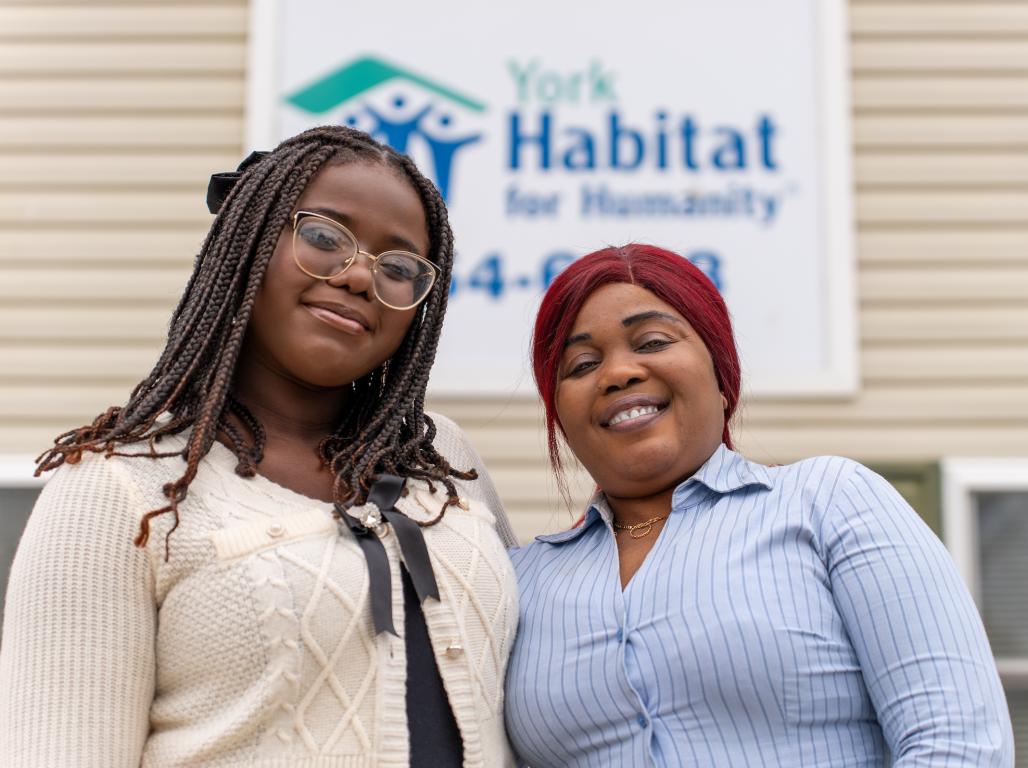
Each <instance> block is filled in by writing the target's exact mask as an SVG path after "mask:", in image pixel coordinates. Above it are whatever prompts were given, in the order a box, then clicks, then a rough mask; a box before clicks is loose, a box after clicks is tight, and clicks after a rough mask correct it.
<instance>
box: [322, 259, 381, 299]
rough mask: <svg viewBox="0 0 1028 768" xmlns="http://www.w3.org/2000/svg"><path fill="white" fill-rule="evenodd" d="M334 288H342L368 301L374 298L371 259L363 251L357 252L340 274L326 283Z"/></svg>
mask: <svg viewBox="0 0 1028 768" xmlns="http://www.w3.org/2000/svg"><path fill="white" fill-rule="evenodd" d="M326 282H327V283H328V284H329V285H331V286H333V287H335V288H342V289H344V290H347V291H349V292H350V293H353V294H355V295H357V296H364V297H365V298H366V299H367V300H368V301H371V300H372V299H373V298H374V295H375V291H374V284H375V279H374V276H373V275H372V274H371V259H370V258H368V255H367V254H366V253H364V251H357V255H356V256H354V258H353V262H352V263H351V264H350V266H349V267H347V268H346V269H345V270H343V272H342V273H341V274H338V275H336V276H335V277H332V278H329V279H328V280H327V281H326Z"/></svg>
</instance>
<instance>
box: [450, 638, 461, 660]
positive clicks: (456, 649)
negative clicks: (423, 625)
mask: <svg viewBox="0 0 1028 768" xmlns="http://www.w3.org/2000/svg"><path fill="white" fill-rule="evenodd" d="M462 653H464V646H463V645H461V644H460V643H458V642H452V643H450V644H449V645H448V646H446V655H447V656H448V657H449V658H451V659H456V658H457V657H459V656H460V655H461V654H462Z"/></svg>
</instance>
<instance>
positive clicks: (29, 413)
mask: <svg viewBox="0 0 1028 768" xmlns="http://www.w3.org/2000/svg"><path fill="white" fill-rule="evenodd" d="M158 353H159V350H158V349H157V348H156V347H155V348H153V349H144V350H140V351H132V353H131V354H127V353H126V352H124V351H114V350H110V349H101V348H97V347H92V348H88V349H84V350H79V351H72V352H71V353H69V350H68V349H67V348H62V347H51V348H48V349H44V350H39V351H38V353H37V354H27V353H25V352H24V351H22V350H18V349H13V350H12V349H11V348H10V347H3V348H0V359H3V360H4V361H5V370H4V373H3V374H2V375H0V409H2V410H0V415H2V416H3V417H6V418H19V419H22V418H25V417H30V418H46V419H54V418H66V419H70V420H72V421H74V420H75V417H76V416H78V417H79V418H85V416H86V415H88V412H89V411H91V410H92V409H93V408H98V407H100V404H101V403H108V404H109V403H111V402H117V401H120V400H123V399H124V398H125V397H127V395H128V392H129V391H130V389H131V387H132V386H133V385H134V384H135V383H136V382H138V381H139V380H141V379H142V378H143V377H144V376H145V375H146V374H148V373H149V371H150V369H151V367H152V365H153V363H154V362H155V361H156V359H157V354H158ZM48 354H49V355H50V357H49V358H47V355H48ZM1017 354H1018V355H1020V356H1021V360H1019V361H1017V363H1016V364H1017V366H1018V367H1019V374H1020V379H1021V381H1022V382H1025V381H1028V362H1025V360H1028V356H1026V355H1025V348H1022V349H1020V350H1018V351H1017ZM985 358H986V355H982V356H980V357H978V358H977V359H975V358H974V357H968V358H966V363H965V364H966V365H967V366H968V367H973V366H975V365H976V363H977V362H978V361H979V360H983V359H985ZM922 359H923V356H922ZM926 362H927V363H928V364H929V365H931V361H930V360H928V361H926ZM1010 362H1013V361H998V362H997V363H996V366H997V367H996V369H995V370H996V372H997V373H998V372H1001V371H1002V367H1003V366H1004V365H1005V364H1007V363H1010ZM57 363H61V364H62V365H63V367H64V368H65V369H70V370H64V371H61V372H59V373H57V374H55V375H50V374H49V373H47V372H48V371H53V370H54V369H56V368H57V367H58V365H57ZM907 365H908V369H909V368H910V367H912V365H911V364H910V363H908V364H907ZM22 366H24V368H23V367H22ZM22 371H25V372H26V373H35V375H39V376H40V377H45V378H43V379H42V380H43V381H45V382H46V383H45V384H43V385H38V384H28V383H25V382H23V381H20V380H18V379H17V378H15V377H12V376H10V375H9V374H11V373H14V372H18V373H20V372H22ZM76 371H77V372H78V376H76V375H75V372H76ZM951 371H952V369H951ZM107 373H117V374H118V375H119V376H120V377H121V378H120V380H118V381H104V380H102V379H100V378H99V375H100V374H107ZM925 376H926V377H927V376H930V377H932V378H934V380H935V385H934V386H933V387H931V388H927V387H911V386H902V382H897V383H894V384H893V386H888V387H886V386H881V385H876V386H873V387H868V388H867V389H865V391H863V392H861V393H860V394H859V395H858V396H857V397H855V398H853V399H845V400H837V401H835V400H814V401H809V402H802V401H796V400H787V399H777V400H761V399H755V400H750V401H747V402H745V403H744V404H743V406H742V408H741V410H740V412H739V415H738V416H737V422H739V423H741V424H742V425H744V426H747V427H753V428H757V427H759V428H764V427H767V426H774V425H781V424H792V425H794V426H796V427H798V428H803V429H806V428H808V427H809V428H817V427H818V425H821V424H835V425H839V426H840V427H847V426H850V425H858V426H860V425H863V426H867V425H869V424H871V423H875V422H878V423H883V424H886V425H889V424H895V423H897V422H898V421H899V422H904V423H909V424H910V425H911V426H912V427H915V426H936V425H945V424H951V425H952V424H966V423H968V422H973V423H975V424H980V425H985V424H993V425H994V426H1001V425H1003V424H1010V423H1016V422H1025V426H1028V387H1025V386H1023V385H1018V384H997V383H995V382H994V380H995V378H997V377H996V376H993V377H991V379H992V380H990V381H988V382H986V383H984V384H982V383H977V382H973V381H972V382H969V383H963V384H951V383H947V375H946V372H945V371H941V372H940V374H938V375H937V374H934V373H929V374H925ZM447 415H448V416H450V417H451V418H454V419H455V420H457V421H458V422H459V423H460V424H461V425H462V426H463V427H464V428H465V429H467V430H468V431H469V433H472V442H473V443H474V444H475V445H476V447H477V448H478V449H479V450H480V451H482V452H483V453H485V452H487V449H488V452H494V450H495V444H494V443H491V442H490V441H489V439H488V438H487V439H486V442H485V443H484V444H482V443H480V436H481V435H483V434H490V435H494V434H498V433H504V434H514V435H520V437H519V438H516V439H517V440H518V441H520V442H521V443H522V449H523V450H526V449H527V450H529V457H530V458H531V457H536V458H538V459H539V460H540V461H542V462H543V463H545V461H546V451H545V441H544V439H543V436H542V432H541V430H539V431H537V430H536V429H535V422H534V421H530V422H527V423H525V424H522V425H504V426H503V427H502V428H501V427H498V426H497V425H483V424H478V423H476V422H474V421H470V420H467V419H461V418H460V414H459V412H454V411H450V412H448V413H447ZM490 446H492V447H490ZM500 455H501V458H500V460H499V461H500V463H499V466H501V467H502V466H503V459H502V454H500ZM504 471H507V470H504ZM511 471H513V470H511ZM527 471H528V470H526V469H525V468H524V467H517V472H519V473H521V474H519V475H518V476H519V477H528V475H525V474H524V473H525V472H527ZM525 493H532V494H534V493H536V491H534V490H533V491H531V492H529V491H525ZM532 498H534V497H532Z"/></svg>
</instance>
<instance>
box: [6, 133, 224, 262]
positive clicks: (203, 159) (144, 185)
mask: <svg viewBox="0 0 1028 768" xmlns="http://www.w3.org/2000/svg"><path fill="white" fill-rule="evenodd" d="M239 160H240V158H239V157H237V155H236V153H235V152H226V151H214V152H199V151H197V152H183V153H158V152H124V153H118V154H112V153H107V154H104V153H94V152H89V153H84V154H80V153H75V154H71V153H58V152H2V153H0V190H2V189H5V188H8V187H10V188H15V189H25V187H26V186H27V187H30V188H40V189H52V190H55V191H59V190H61V189H62V188H69V187H89V188H90V189H89V192H90V194H92V193H93V192H94V191H97V190H99V189H101V188H103V187H122V188H124V187H131V188H132V189H134V190H138V191H140V192H148V191H152V190H167V189H169V188H173V187H190V188H191V190H192V192H191V194H194V195H199V198H198V199H200V200H203V199H204V196H205V195H206V193H207V183H208V181H210V175H211V174H212V173H217V172H219V171H222V170H234V169H235V167H236V165H237V164H238V163H239ZM109 238H110V235H105V239H106V241H107V242H106V243H105V246H106V247H108V248H109V247H110V239H109ZM119 238H120V235H119Z"/></svg>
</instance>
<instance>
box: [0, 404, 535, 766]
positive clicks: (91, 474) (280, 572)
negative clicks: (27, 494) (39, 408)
mask: <svg viewBox="0 0 1028 768" xmlns="http://www.w3.org/2000/svg"><path fill="white" fill-rule="evenodd" d="M434 418H435V421H436V424H437V426H438V428H439V434H438V437H437V438H436V441H435V445H436V448H437V449H438V450H439V451H440V452H441V453H442V454H443V455H445V456H446V457H447V458H448V459H449V461H450V462H451V463H452V465H453V466H455V467H458V468H467V467H470V466H475V467H476V468H477V469H478V472H479V476H480V479H479V480H477V481H473V482H466V483H463V482H459V483H458V490H459V492H460V494H461V496H462V497H464V498H465V500H466V501H467V503H466V504H465V505H463V506H467V509H463V508H460V507H450V508H449V509H448V510H447V512H446V515H445V517H444V518H443V520H442V522H440V523H439V524H437V525H434V526H431V527H428V528H425V529H424V534H425V541H426V543H427V545H428V549H429V552H430V556H431V560H432V566H433V568H434V570H435V574H436V579H437V581H438V585H439V592H440V597H441V599H440V600H439V601H435V600H432V599H429V600H427V601H426V602H425V603H424V606H423V610H424V614H425V620H426V623H427V625H428V630H429V635H430V637H431V644H432V648H433V650H434V652H435V658H436V661H437V663H438V666H439V671H440V674H441V676H442V679H443V684H444V686H445V688H446V692H447V695H448V697H449V700H450V704H451V706H452V708H453V712H454V716H455V719H456V721H457V725H458V728H459V729H460V732H461V736H462V739H463V743H464V765H465V766H505V765H509V764H512V758H511V756H510V751H509V748H508V745H507V742H506V736H505V733H504V727H503V676H504V670H505V667H506V664H507V656H508V653H509V651H510V647H511V643H512V640H513V638H514V633H515V630H516V626H517V615H518V610H517V586H516V582H515V578H514V572H513V570H512V568H511V565H510V562H509V560H508V558H507V555H506V553H505V550H504V543H505V542H504V541H503V540H501V535H502V536H503V537H504V539H506V540H507V542H506V543H510V540H511V539H512V537H511V535H510V527H509V523H508V522H507V520H506V517H505V515H504V514H503V511H502V507H501V506H500V504H499V501H498V499H497V497H496V492H495V490H494V488H493V486H492V483H491V481H490V480H489V478H488V475H487V474H486V473H485V470H484V468H483V467H482V465H481V460H480V459H479V458H478V456H477V454H475V453H474V451H473V450H472V449H471V448H470V447H469V446H468V445H467V443H466V441H465V438H464V436H463V434H462V433H461V432H460V430H459V429H458V428H457V427H456V425H454V424H453V423H452V422H451V421H449V420H448V419H445V418H443V417H440V416H435V417H434ZM181 445H184V438H183V437H181V436H180V437H177V438H171V439H166V440H165V441H163V442H162V443H161V447H162V450H171V449H174V448H175V447H180V446H181ZM235 463H236V460H235V457H234V456H233V455H232V454H231V452H230V451H228V449H226V448H225V447H223V446H222V445H220V444H217V443H216V444H215V445H214V446H213V447H212V448H211V451H210V453H209V454H208V455H207V457H206V458H205V459H204V460H203V462H202V463H201V466H200V470H199V473H198V474H197V476H196V479H195V480H194V481H193V482H192V484H191V485H190V487H189V495H188V496H187V498H186V500H185V502H184V503H183V504H182V505H181V507H180V515H181V524H180V525H179V528H178V529H177V530H176V531H175V532H174V533H173V534H172V536H171V541H170V559H169V560H168V561H167V562H166V561H165V558H164V541H165V536H164V534H165V533H166V532H167V530H168V529H169V527H170V525H171V520H170V516H169V515H162V516H161V517H158V518H156V519H155V520H154V521H153V526H152V534H151V537H150V543H149V545H148V546H147V547H146V548H145V549H139V548H136V547H134V546H133V544H132V538H133V536H134V535H135V533H136V530H137V528H138V524H139V519H140V516H141V515H142V514H144V513H145V512H147V511H149V510H152V509H156V508H158V507H161V506H163V504H164V503H165V502H164V499H163V496H162V495H161V487H162V486H163V485H164V484H165V483H167V482H171V481H173V480H174V479H176V478H177V477H179V476H180V475H181V473H182V471H183V469H184V466H185V465H184V463H183V461H182V460H181V459H180V458H177V457H176V458H172V459H156V460H155V459H147V458H122V457H112V458H109V459H104V458H103V457H101V456H97V455H87V456H84V457H83V459H82V461H81V463H79V464H78V465H76V466H65V467H62V468H61V469H60V470H58V472H57V473H56V475H55V476H54V477H53V479H52V480H51V481H50V482H49V483H48V485H47V486H46V488H45V489H44V490H43V492H42V494H41V496H40V498H39V501H38V503H37V505H36V508H35V510H34V511H33V514H32V517H31V519H30V520H29V523H28V527H27V528H26V530H25V534H24V536H23V538H22V541H21V544H20V546H19V549H18V554H17V557H16V558H15V561H14V565H13V567H12V569H11V576H10V583H9V587H8V592H7V605H6V609H5V622H4V634H3V648H2V652H0V765H3V766H4V767H5V768H23V767H27V766H33V768H35V767H41V766H45V767H46V768H79V767H82V768H85V767H86V766H89V767H90V768H121V767H123V766H124V767H125V768H127V767H128V766H138V765H143V766H154V767H155V768H156V767H157V766H244V765H245V766H256V767H260V768H272V766H274V767H275V768H279V767H282V768H285V767H286V766H297V767H299V766H303V768H322V767H325V768H328V767H329V766H331V767H332V768H337V767H340V766H348V767H349V766H404V765H407V762H408V736H407V720H406V709H405V704H404V702H405V686H406V663H407V662H406V657H405V649H404V640H403V618H404V610H403V600H402V595H403V588H402V585H401V582H400V567H399V564H400V556H399V547H398V546H397V543H396V536H395V535H393V534H387V535H385V536H384V537H383V539H382V542H383V544H384V545H385V548H386V552H387V553H388V556H389V561H390V569H391V573H392V581H393V587H392V589H393V592H392V594H393V621H394V624H395V626H396V629H397V632H399V634H400V637H399V638H397V637H394V636H393V635H390V634H387V633H383V634H381V635H379V636H377V637H376V636H374V635H373V634H372V628H371V626H372V625H371V613H370V607H369V601H368V572H367V567H366V563H365V560H364V556H363V554H362V553H361V550H360V549H359V547H358V545H357V543H356V541H355V540H354V539H353V538H352V537H348V536H341V535H340V534H339V533H338V530H337V528H336V525H335V522H334V521H333V519H332V517H331V505H329V504H326V503H324V502H321V501H317V500H314V499H310V498H308V497H305V496H301V495H299V494H297V493H294V492H292V491H290V490H288V489H286V488H283V487H281V486H279V485H276V484H275V483H273V482H271V481H269V480H267V479H265V478H262V477H256V478H252V479H244V478H241V477H239V476H238V475H236V474H235V472H234V467H235ZM408 489H409V491H410V492H409V493H408V494H407V496H405V497H404V498H401V499H400V501H399V502H398V503H397V508H398V509H400V510H401V511H402V512H404V513H405V514H407V515H408V516H409V517H411V518H414V519H419V520H426V519H429V518H431V517H432V516H434V515H435V514H436V513H437V512H438V510H439V508H440V507H441V505H442V503H443V501H444V500H445V491H444V490H443V489H442V488H441V487H437V490H436V492H435V494H432V493H430V492H429V490H428V486H427V484H426V483H423V482H408ZM359 509H360V508H357V509H356V510H354V511H355V513H358V514H359ZM494 514H495V515H498V516H499V518H500V519H499V523H497V520H496V518H494ZM498 531H500V532H501V535H498V533H497V532H498Z"/></svg>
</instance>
